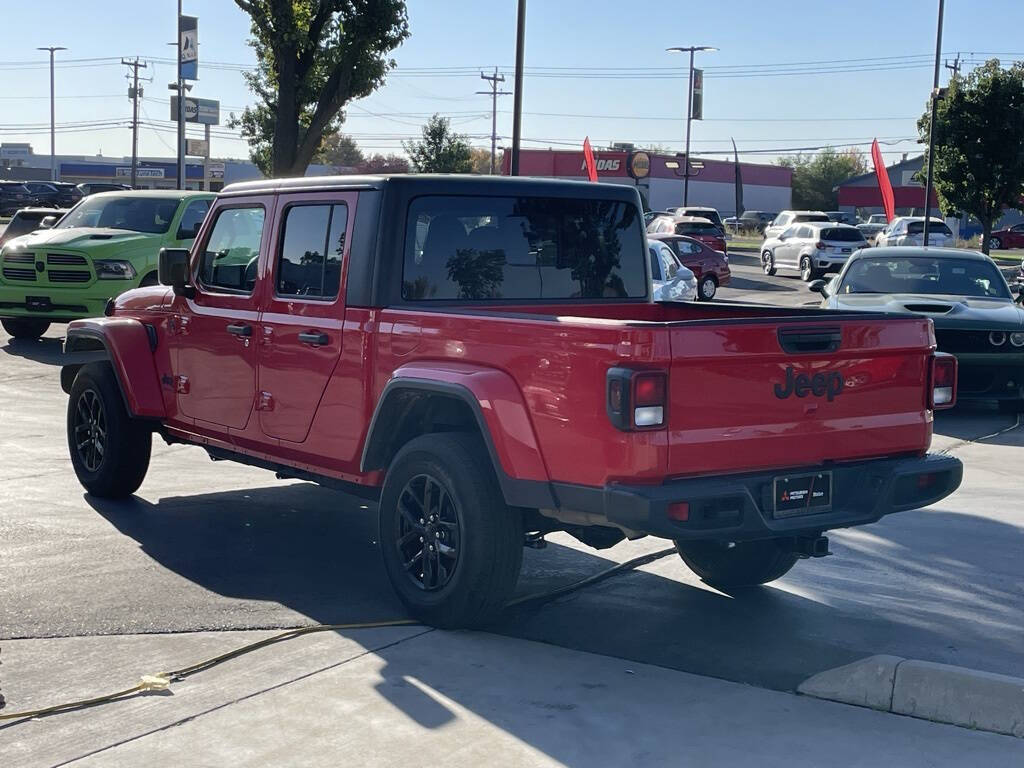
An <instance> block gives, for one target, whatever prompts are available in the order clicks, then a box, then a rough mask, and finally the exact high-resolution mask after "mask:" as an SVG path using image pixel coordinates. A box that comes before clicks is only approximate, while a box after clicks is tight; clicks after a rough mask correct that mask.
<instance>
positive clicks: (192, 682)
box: [0, 629, 1021, 768]
mask: <svg viewBox="0 0 1024 768" xmlns="http://www.w3.org/2000/svg"><path fill="white" fill-rule="evenodd" d="M415 632H416V630H415V629H402V630H398V629H392V630H386V631H380V632H377V633H376V634H375V635H374V636H373V638H374V639H373V640H370V639H369V637H368V633H353V634H352V635H351V637H342V636H340V635H338V634H335V633H326V634H324V635H315V636H311V637H305V638H301V639H298V640H294V641H289V642H288V643H285V644H283V645H280V646H276V647H274V648H268V649H264V650H261V651H258V652H256V653H255V654H251V655H249V656H245V657H242V658H239V659H235V660H233V661H231V662H228V663H226V664H224V665H222V666H220V667H217V668H215V669H212V670H210V671H209V672H206V673H203V674H201V675H197V676H195V677H194V678H190V679H188V680H186V681H184V682H183V683H181V684H178V685H175V686H173V688H172V692H171V694H167V695H156V694H153V695H148V696H142V697H137V698H135V699H131V700H127V701H121V702H118V703H114V704H110V705H105V706H102V707H98V708H94V709H90V710H86V711H82V712H74V713H69V714H66V715H60V716H56V717H51V718H45V719H41V720H38V721H33V722H29V723H22V724H19V725H16V726H13V727H8V728H6V729H4V730H0V744H3V745H4V747H3V752H4V754H5V758H6V759H5V764H9V765H12V766H29V767H31V766H37V765H76V766H78V765H81V766H92V765H95V766H104V768H110V767H113V768H118V767H119V766H131V767H132V768H136V767H137V766H140V765H147V764H148V765H180V766H218V767H219V766H224V765H232V766H266V765H304V766H321V765H323V766H328V765H329V766H336V765H339V764H341V765H352V766H361V765H374V766H402V768H406V767H407V766H408V765H423V764H428V765H429V764H441V763H443V764H445V765H450V766H453V767H454V768H457V767H458V766H476V765H488V766H513V765H515V766H519V765H531V766H532V765H538V766H540V765H543V766H547V765H571V766H577V765H578V766H588V768H590V767H592V766H606V765H607V766H622V765H670V764H671V765H679V764H686V765H728V766H736V767H737V768H742V767H743V766H758V768H765V767H772V766H779V767H780V768H783V767H784V768H799V767H800V766H820V765H823V764H828V765H837V766H865V767H867V766H870V767H871V768H875V767H876V766H878V765H899V766H901V767H912V766H947V765H948V766H962V765H984V766H991V767H993V768H1001V767H1002V766H1017V765H1019V764H1020V757H1021V746H1020V742H1019V741H1018V740H1016V739H1013V738H1010V737H1005V736H998V735H993V734H985V733H978V732H973V731H969V730H966V729H961V728H954V727H951V726H943V725H936V724H934V723H928V722H925V721H921V720H914V719H911V718H902V717H895V716H893V715H889V714H882V713H878V712H874V711H872V710H868V709H862V708H857V707H848V706H845V705H841V704H834V703H831V702H825V701H820V700H816V699H810V698H802V697H796V696H793V695H791V694H785V693H779V692H774V691H767V690H762V689H757V688H752V687H749V686H745V685H739V684H736V683H728V682H725V681H721V680H714V679H711V678H705V677H699V676H695V675H690V674H686V673H682V672H676V671H672V670H666V669H662V668H658V667H651V666H648V665H645V664H636V663H633V662H627V661H623V660H620V659H614V658H609V657H606V656H599V655H594V654H588V653H581V652H578V651H572V650H569V649H564V648H557V647H554V646H549V645H544V644H540V643H532V642H526V641H521V640H515V639H510V638H505V637H501V636H497V635H490V634H484V633H469V632H455V633H451V632H440V631H430V632H427V633H426V634H420V635H416V634H415ZM253 634H254V633H219V634H212V633H211V634H208V635H205V636H203V637H194V636H189V635H184V636H182V635H150V636H145V637H138V636H136V637H130V638H124V637H115V636H108V637H104V638H64V639H51V640H23V641H15V642H9V643H6V644H5V654H4V655H5V657H6V656H7V650H8V648H12V654H11V658H12V660H13V659H14V658H19V659H26V660H27V659H29V658H31V659H33V660H34V661H33V662H32V663H33V664H34V665H36V666H37V667H38V665H40V664H41V663H43V662H44V660H45V659H47V658H60V659H62V660H64V661H63V663H66V664H68V665H69V666H74V667H77V668H78V669H81V666H80V662H81V661H83V657H82V655H81V654H83V653H85V654H86V655H87V658H88V662H89V664H90V665H92V664H99V665H100V668H101V669H103V670H104V671H103V673H101V674H99V675H98V676H97V679H96V681H95V684H100V683H105V682H106V681H107V680H109V678H110V675H112V674H113V670H125V669H126V667H127V668H128V669H132V670H133V668H135V666H136V664H137V663H141V660H142V659H143V658H144V657H147V656H148V659H147V660H148V661H150V662H154V661H158V660H160V659H166V658H171V657H173V658H175V659H176V660H185V659H186V657H189V656H190V655H191V654H192V653H195V652H198V651H202V653H206V652H208V651H209V650H211V648H213V647H214V646H216V648H217V650H220V649H222V648H224V647H225V646H230V645H233V644H235V643H237V642H239V640H240V639H241V637H242V636H245V637H246V638H248V637H250V636H252V635H253ZM403 638H404V639H403ZM387 639H391V640H392V641H394V642H392V643H391V644H390V645H388V646H387V647H382V648H379V649H378V650H376V651H375V652H372V653H363V652H361V650H360V649H362V648H367V647H373V646H375V645H376V644H378V643H381V642H384V641H386V640H387ZM80 649H88V650H80ZM104 657H105V658H106V659H107V664H106V665H104V664H103V663H102V662H103V658H104ZM136 660H138V661H136ZM12 666H14V667H15V668H16V669H17V668H20V667H21V663H20V662H18V663H15V664H13V665H12ZM4 669H5V673H6V675H7V676H8V678H9V676H10V675H11V674H12V671H13V670H11V668H10V667H9V666H7V665H6V664H5V667H4ZM108 670H109V673H108ZM40 671H42V670H41V669H40ZM40 682H42V680H40ZM79 682H82V681H81V680H80V681H79ZM8 685H9V684H8ZM101 687H102V686H101Z"/></svg>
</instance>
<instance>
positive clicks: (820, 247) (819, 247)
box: [814, 241, 825, 251]
mask: <svg viewBox="0 0 1024 768" xmlns="http://www.w3.org/2000/svg"><path fill="white" fill-rule="evenodd" d="M814 247H815V248H817V249H818V250H819V251H824V250H825V244H824V243H822V242H820V241H819V242H817V243H815V244H814Z"/></svg>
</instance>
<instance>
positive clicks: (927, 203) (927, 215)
mask: <svg viewBox="0 0 1024 768" xmlns="http://www.w3.org/2000/svg"><path fill="white" fill-rule="evenodd" d="M945 4H946V3H945V0H939V26H938V30H937V31H936V33H935V78H934V80H933V81H932V114H931V118H930V125H929V128H928V174H927V175H926V176H925V184H924V244H925V247H927V246H928V233H929V230H930V229H931V221H932V171H933V170H934V168H935V112H936V110H937V108H938V105H939V66H940V64H941V63H942V11H943V9H944V7H945ZM959 58H960V57H959V56H957V64H958V65H959Z"/></svg>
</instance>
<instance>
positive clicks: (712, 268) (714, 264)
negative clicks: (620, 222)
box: [647, 234, 732, 301]
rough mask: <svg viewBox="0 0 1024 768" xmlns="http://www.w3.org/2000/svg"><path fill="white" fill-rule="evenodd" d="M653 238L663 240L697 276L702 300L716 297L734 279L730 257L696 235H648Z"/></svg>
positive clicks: (698, 295) (698, 290)
mask: <svg viewBox="0 0 1024 768" xmlns="http://www.w3.org/2000/svg"><path fill="white" fill-rule="evenodd" d="M647 237H648V238H650V239H651V240H661V241H662V242H663V243H665V244H666V245H667V246H668V247H669V248H671V249H672V250H673V251H674V252H675V254H676V256H678V257H679V260H680V261H681V262H683V265H684V266H685V267H686V268H687V269H689V270H690V271H691V272H693V274H694V276H695V277H696V278H697V297H698V298H699V299H700V300H701V301H711V300H712V299H713V298H715V294H716V293H717V292H718V289H719V287H720V286H723V285H728V284H729V280H731V279H732V272H731V271H730V270H729V257H728V256H726V255H725V254H724V253H721V252H719V251H717V250H715V249H713V248H710V247H709V246H708V245H707V244H705V243H703V242H701V241H699V240H697V239H696V238H694V237H684V236H682V235H662V234H654V235H648V236H647Z"/></svg>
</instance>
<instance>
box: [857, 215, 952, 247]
mask: <svg viewBox="0 0 1024 768" xmlns="http://www.w3.org/2000/svg"><path fill="white" fill-rule="evenodd" d="M924 244H925V242H924V216H900V217H899V218H896V219H893V220H892V221H891V222H890V223H889V226H887V227H886V228H885V229H883V230H882V231H881V232H879V233H878V235H877V236H876V237H875V245H877V246H879V247H882V246H891V245H916V246H918V247H920V246H923V245H924ZM928 245H935V246H938V247H940V248H949V247H952V246H953V245H954V243H953V231H952V230H951V229H950V228H949V227H948V226H946V222H944V221H942V219H936V218H932V219H931V223H930V225H929V227H928Z"/></svg>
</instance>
